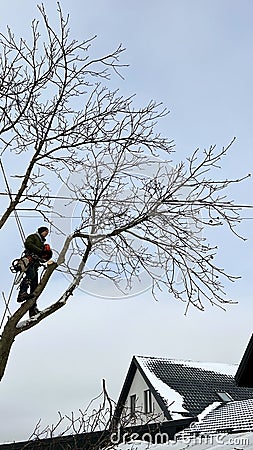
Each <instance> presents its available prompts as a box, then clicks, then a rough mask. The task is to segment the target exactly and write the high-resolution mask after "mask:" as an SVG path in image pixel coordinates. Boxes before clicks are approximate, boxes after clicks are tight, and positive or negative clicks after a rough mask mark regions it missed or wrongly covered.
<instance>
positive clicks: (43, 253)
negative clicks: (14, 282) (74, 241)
mask: <svg viewBox="0 0 253 450" xmlns="http://www.w3.org/2000/svg"><path fill="white" fill-rule="evenodd" d="M48 232H49V230H48V228H47V227H40V228H38V231H37V233H33V234H30V235H29V236H28V237H27V238H26V240H25V256H27V257H28V259H29V265H28V268H27V270H26V275H25V278H24V279H23V280H22V281H21V284H20V290H19V294H18V298H17V302H18V303H22V302H24V301H26V300H28V299H29V298H32V297H34V294H33V292H34V291H35V289H36V287H37V286H38V282H39V280H38V269H39V267H40V265H41V263H43V262H45V261H48V260H49V259H50V258H51V256H52V251H51V249H50V247H49V245H48V244H45V241H46V236H47V235H48ZM29 287H30V293H29V294H28V293H27V290H28V288H29ZM38 312H39V310H38V308H37V304H36V302H35V303H34V305H33V306H32V307H31V308H30V309H29V315H30V317H33V316H35V315H36V314H38Z"/></svg>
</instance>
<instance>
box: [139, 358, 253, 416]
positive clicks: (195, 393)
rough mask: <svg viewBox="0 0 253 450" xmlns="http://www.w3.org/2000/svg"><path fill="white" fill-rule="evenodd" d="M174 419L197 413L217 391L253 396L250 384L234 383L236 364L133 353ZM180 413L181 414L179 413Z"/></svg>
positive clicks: (235, 396) (240, 397) (242, 397)
mask: <svg viewBox="0 0 253 450" xmlns="http://www.w3.org/2000/svg"><path fill="white" fill-rule="evenodd" d="M135 359H136V363H137V364H138V365H139V367H140V368H141V370H142V371H143V372H144V373H145V374H146V377H147V379H148V380H149V381H150V383H151V384H152V386H153V388H154V389H155V390H156V391H157V392H158V394H159V395H160V397H161V398H162V400H164V404H165V406H166V407H167V408H168V411H169V413H170V414H171V416H172V418H173V419H180V418H183V417H184V418H185V417H187V416H188V417H189V416H190V417H195V416H198V415H199V414H200V413H201V412H202V411H203V410H205V408H207V407H208V406H209V405H211V404H213V403H214V402H220V401H221V400H222V398H221V397H220V393H224V395H225V394H226V395H227V396H228V397H231V399H232V400H235V401H236V400H246V399H248V398H253V389H252V388H245V387H244V388H240V387H238V386H237V385H236V382H235V380H234V374H235V373H236V370H237V365H236V364H224V363H217V362H214V363H212V362H202V361H190V360H186V361H185V360H178V359H169V358H158V357H147V356H135ZM180 415H181V416H180Z"/></svg>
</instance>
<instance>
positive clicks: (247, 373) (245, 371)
mask: <svg viewBox="0 0 253 450" xmlns="http://www.w3.org/2000/svg"><path fill="white" fill-rule="evenodd" d="M235 380H236V383H237V384H238V386H247V387H253V334H252V336H251V338H250V340H249V343H248V345H247V347H246V350H245V352H244V355H243V357H242V360H241V362H240V365H239V367H238V370H237V372H236V374H235Z"/></svg>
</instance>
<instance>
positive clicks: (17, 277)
mask: <svg viewBox="0 0 253 450" xmlns="http://www.w3.org/2000/svg"><path fill="white" fill-rule="evenodd" d="M0 167H1V170H2V174H3V178H4V181H5V185H6V190H7V192H8V195H9V198H10V201H11V202H12V193H11V190H10V187H9V183H8V179H7V175H6V173H5V170H4V166H3V163H2V161H1V159H0ZM13 212H14V217H15V220H16V223H17V228H18V231H19V234H20V237H21V240H22V243H23V244H24V242H25V232H24V229H23V227H22V223H21V221H20V218H19V216H18V213H17V211H16V210H15V209H14V211H13ZM22 278H23V276H21V277H20V273H17V274H16V275H15V278H14V281H13V283H12V286H11V289H10V292H9V295H8V297H7V299H6V297H5V294H4V292H2V296H3V299H4V303H5V310H4V314H3V316H2V320H1V324H0V329H1V328H2V325H3V322H4V319H5V317H6V314H7V313H9V314H10V315H11V311H10V308H9V304H10V301H11V296H12V293H13V289H14V286H15V285H16V284H19V282H21V280H22Z"/></svg>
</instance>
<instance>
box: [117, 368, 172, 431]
mask: <svg viewBox="0 0 253 450" xmlns="http://www.w3.org/2000/svg"><path fill="white" fill-rule="evenodd" d="M147 389H149V387H148V385H147V383H146V382H145V380H144V378H143V376H142V375H141V373H140V372H139V370H138V369H137V370H136V373H135V376H134V378H133V381H132V385H131V387H130V389H129V392H128V397H127V400H126V403H125V407H124V410H125V413H126V414H127V415H128V414H130V397H131V395H136V411H137V414H136V419H135V420H134V421H133V422H134V423H135V424H136V425H140V424H143V423H145V422H146V421H149V422H150V423H152V422H161V421H163V420H165V418H164V414H163V411H162V409H161V408H160V406H159V405H158V403H157V401H156V399H155V398H154V396H153V395H152V394H151V395H152V413H148V414H144V391H145V390H147Z"/></svg>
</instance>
